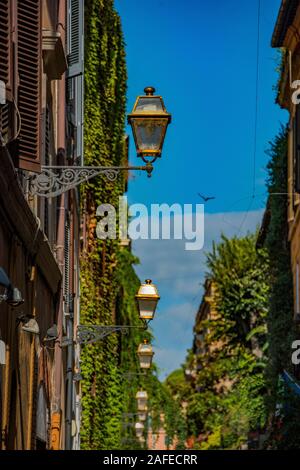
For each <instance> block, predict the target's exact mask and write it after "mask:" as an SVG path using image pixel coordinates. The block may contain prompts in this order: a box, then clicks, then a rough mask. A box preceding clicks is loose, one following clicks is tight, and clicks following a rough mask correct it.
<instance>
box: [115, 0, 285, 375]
mask: <svg viewBox="0 0 300 470" xmlns="http://www.w3.org/2000/svg"><path fill="white" fill-rule="evenodd" d="M115 6H116V9H117V11H118V12H119V14H120V16H121V20H122V24H123V31H124V36H125V42H126V53H127V67H128V112H130V111H131V109H132V106H133V104H134V101H135V98H136V96H137V95H138V94H142V93H143V89H144V87H145V86H148V85H151V86H154V87H155V88H156V90H157V92H158V93H159V94H161V95H162V96H163V98H164V100H165V105H166V107H167V110H168V111H169V112H170V113H171V114H172V117H173V120H172V124H171V125H170V126H169V129H168V132H167V137H166V141H165V146H164V151H163V156H162V158H161V159H160V160H159V161H158V162H157V163H156V164H155V169H154V172H153V176H152V178H151V179H148V178H146V176H145V174H144V173H143V174H139V173H136V174H135V175H134V176H133V177H132V179H131V181H130V185H129V194H128V197H129V202H131V203H134V202H135V203H136V202H138V203H144V204H146V205H147V206H148V207H149V206H150V204H151V203H168V204H173V203H180V204H188V203H190V204H196V203H201V202H202V201H201V200H200V199H199V197H198V196H197V193H198V192H201V193H203V194H208V195H214V196H216V199H215V200H214V201H211V202H210V203H208V204H207V205H206V206H205V212H206V217H205V250H206V251H208V250H209V249H210V246H211V242H212V240H213V239H216V240H217V239H218V238H219V236H220V233H221V231H225V232H226V233H227V234H228V235H233V234H234V233H236V232H237V229H236V227H240V224H241V222H242V221H243V220H244V215H245V211H246V210H247V208H248V207H249V203H250V202H251V195H252V186H253V153H254V118H255V95H256V89H255V78H256V57H257V55H256V41H257V6H258V2H257V1H256V0H255V1H251V2H241V1H240V0H216V1H215V2H208V1H204V0H189V1H183V0H172V1H171V0H152V1H151V2H150V3H149V2H145V1H144V0H115ZM279 6H280V0H261V15H260V57H259V88H258V127H257V156H256V165H255V198H254V199H253V200H252V205H251V211H250V213H249V215H248V216H247V219H246V220H245V223H244V225H243V232H245V230H247V229H249V230H254V229H255V227H256V225H257V224H258V223H259V221H260V217H261V214H262V209H263V207H264V202H265V196H264V194H265V191H266V190H265V178H266V171H265V166H266V162H267V156H266V155H265V150H266V149H267V148H268V142H269V141H270V140H271V139H272V138H273V137H274V135H275V134H276V132H277V130H278V129H279V126H280V123H281V122H285V120H286V113H285V112H284V111H282V110H280V108H279V107H278V106H277V105H276V104H275V91H274V89H273V87H274V85H275V84H276V82H277V74H276V71H275V69H276V66H277V62H278V53H277V52H276V51H275V50H273V49H272V48H271V47H270V41H271V35H272V31H273V28H274V24H275V21H276V17H277V13H278V10H279ZM127 131H128V134H129V135H130V136H131V131H130V129H128V130H127ZM134 150H135V149H134V146H133V139H131V152H130V153H131V163H133V164H137V163H138V160H137V158H136V157H135V151H134ZM141 173H142V172H141ZM133 249H134V252H135V253H136V254H137V255H138V256H139V257H140V261H141V265H140V266H138V268H137V272H138V274H139V275H140V276H141V278H146V277H149V276H152V277H153V280H155V282H156V283H157V285H158V288H159V290H160V293H161V296H162V299H161V302H160V305H159V312H158V315H157V317H156V319H155V320H154V321H153V322H152V327H153V331H154V334H155V337H156V340H155V345H156V350H157V355H156V360H157V362H158V365H159V367H160V368H161V376H162V377H164V376H165V375H166V374H167V373H169V372H170V371H171V370H172V369H174V368H176V367H179V366H180V364H181V362H183V359H184V357H185V351H186V349H187V348H189V347H191V343H192V327H193V322H194V317H195V313H196V310H197V306H198V304H199V302H200V299H201V295H202V288H201V284H202V282H203V279H204V273H205V266H204V251H205V250H202V251H201V252H189V253H187V252H186V251H185V250H184V248H183V245H182V244H181V245H180V243H179V242H178V243H177V242H175V241H170V242H166V241H147V240H141V241H136V242H134V244H133Z"/></svg>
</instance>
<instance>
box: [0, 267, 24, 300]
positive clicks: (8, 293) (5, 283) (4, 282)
mask: <svg viewBox="0 0 300 470" xmlns="http://www.w3.org/2000/svg"><path fill="white" fill-rule="evenodd" d="M0 286H2V287H4V288H5V291H4V294H1V295H0V303H1V302H3V301H4V302H6V303H7V304H8V305H10V306H11V307H19V305H21V304H23V303H24V299H23V298H22V294H21V292H20V291H19V289H17V287H14V286H13V285H12V283H11V280H10V279H9V277H8V276H7V274H6V272H5V271H4V269H3V268H0Z"/></svg>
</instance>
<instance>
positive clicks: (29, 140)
mask: <svg viewBox="0 0 300 470" xmlns="http://www.w3.org/2000/svg"><path fill="white" fill-rule="evenodd" d="M17 21H18V71H19V89H18V107H19V111H20V114H21V131H20V136H19V138H20V143H19V159H18V166H19V167H20V168H22V169H25V170H28V171H34V172H40V169H41V167H40V165H41V158H40V153H41V99H40V95H41V93H40V88H41V58H42V48H41V0H18V8H17Z"/></svg>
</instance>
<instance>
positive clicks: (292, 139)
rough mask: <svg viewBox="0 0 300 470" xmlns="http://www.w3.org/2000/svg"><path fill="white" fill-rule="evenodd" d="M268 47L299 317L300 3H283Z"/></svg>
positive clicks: (295, 1)
mask: <svg viewBox="0 0 300 470" xmlns="http://www.w3.org/2000/svg"><path fill="white" fill-rule="evenodd" d="M272 47H274V48H281V52H282V64H281V74H280V82H279V91H278V96H277V101H278V103H279V105H280V106H281V107H282V108H284V109H286V110H287V111H288V112H289V123H288V187H287V193H288V213H287V221H288V230H289V241H290V244H291V267H292V272H293V286H294V316H295V318H296V316H297V315H298V314H299V313H300V269H299V267H300V242H299V240H300V104H299V95H300V94H299V93H298V92H297V90H299V80H300V3H299V1H298V0H284V1H282V3H281V7H280V11H279V14H278V18H277V21H276V25H275V29H274V33H273V37H272Z"/></svg>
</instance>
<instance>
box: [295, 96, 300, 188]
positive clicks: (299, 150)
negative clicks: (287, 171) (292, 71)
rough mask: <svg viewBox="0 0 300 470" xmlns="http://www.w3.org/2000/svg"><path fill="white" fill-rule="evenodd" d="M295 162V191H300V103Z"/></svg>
mask: <svg viewBox="0 0 300 470" xmlns="http://www.w3.org/2000/svg"><path fill="white" fill-rule="evenodd" d="M294 162H295V180H294V181H295V192H296V193H300V105H297V106H296V114H295V119H294Z"/></svg>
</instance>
